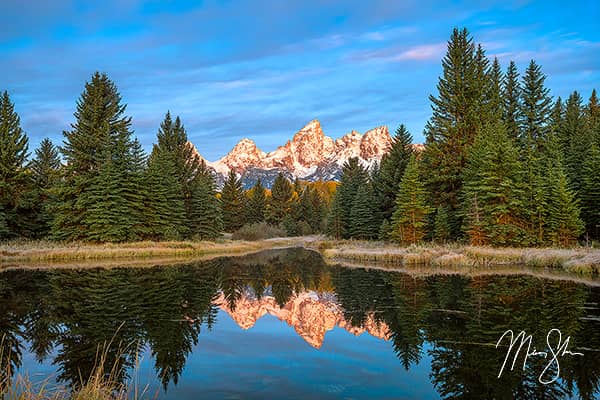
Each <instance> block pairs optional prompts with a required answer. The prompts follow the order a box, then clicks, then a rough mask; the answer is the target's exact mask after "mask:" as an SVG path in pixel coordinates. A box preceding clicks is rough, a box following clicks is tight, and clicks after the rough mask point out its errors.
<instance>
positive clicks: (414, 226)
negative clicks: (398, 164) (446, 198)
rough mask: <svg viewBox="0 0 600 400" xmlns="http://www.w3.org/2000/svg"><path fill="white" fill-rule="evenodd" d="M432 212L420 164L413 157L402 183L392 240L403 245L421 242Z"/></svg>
mask: <svg viewBox="0 0 600 400" xmlns="http://www.w3.org/2000/svg"><path fill="white" fill-rule="evenodd" d="M430 212H431V209H430V207H429V206H428V205H427V190H426V189H425V186H424V185H423V183H422V180H421V179H420V177H419V169H418V162H417V159H416V157H415V156H414V155H413V156H412V157H411V159H410V161H409V163H408V165H407V166H406V171H405V172H404V176H403V177H402V180H401V181H400V186H399V191H398V196H397V197H396V211H394V215H393V216H392V222H391V224H392V229H391V235H390V236H391V239H392V240H394V241H396V242H398V243H400V244H403V245H407V244H415V243H418V242H420V241H421V240H422V239H423V237H424V236H425V233H426V232H425V228H426V225H427V215H428V214H429V213H430Z"/></svg>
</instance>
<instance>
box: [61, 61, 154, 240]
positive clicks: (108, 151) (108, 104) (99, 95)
mask: <svg viewBox="0 0 600 400" xmlns="http://www.w3.org/2000/svg"><path fill="white" fill-rule="evenodd" d="M125 108H126V105H125V104H121V96H120V95H119V93H118V91H117V88H116V86H115V84H114V83H113V82H112V81H111V80H110V79H108V77H107V76H106V74H100V73H98V72H96V73H95V74H94V75H93V76H92V79H91V81H90V82H87V83H86V85H85V89H84V91H83V93H82V94H81V97H80V98H79V100H78V102H77V109H76V111H75V113H74V116H75V119H76V122H75V123H74V124H73V125H72V129H71V130H70V131H65V132H63V135H64V136H65V142H64V146H63V147H62V148H61V151H62V153H63V156H64V158H65V161H66V165H65V167H64V174H63V179H62V180H61V181H60V183H59V184H58V185H57V188H56V193H57V202H56V206H55V207H53V209H52V212H53V214H54V221H53V224H52V233H53V236H54V237H55V238H58V239H64V240H103V238H104V237H105V235H106V238H110V239H108V240H116V241H120V240H125V239H131V238H137V237H138V234H139V233H140V232H139V231H140V230H141V227H140V226H139V224H140V219H141V216H140V209H141V207H142V194H141V193H140V191H141V188H140V180H139V174H140V169H141V164H142V154H141V148H140V146H139V143H137V141H135V140H132V138H131V135H132V133H131V118H130V117H126V116H124V112H125ZM113 178H114V179H116V180H117V181H116V182H110V185H121V186H119V187H118V190H117V192H116V193H110V194H108V193H107V190H108V189H106V188H102V187H101V186H102V185H105V184H109V182H108V181H107V180H110V179H113ZM115 187H116V186H115ZM106 196H110V200H109V201H110V202H111V204H113V205H117V204H118V209H119V212H124V213H126V214H127V215H128V216H123V217H121V216H119V219H118V220H117V221H115V224H116V226H109V225H111V224H110V223H109V222H108V221H109V218H110V215H111V214H112V211H110V210H108V208H107V207H106V206H102V205H98V204H94V203H95V202H96V201H101V200H100V199H104V198H106ZM132 228H133V229H132ZM128 229H131V230H130V232H129V233H124V231H125V230H128Z"/></svg>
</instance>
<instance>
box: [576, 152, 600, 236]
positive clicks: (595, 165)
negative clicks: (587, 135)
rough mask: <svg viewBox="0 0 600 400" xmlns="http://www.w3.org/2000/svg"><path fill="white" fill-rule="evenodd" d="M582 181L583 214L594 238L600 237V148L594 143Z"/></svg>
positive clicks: (585, 162) (587, 227) (585, 164)
mask: <svg viewBox="0 0 600 400" xmlns="http://www.w3.org/2000/svg"><path fill="white" fill-rule="evenodd" d="M582 176H583V180H582V182H581V193H580V199H581V209H582V210H581V211H582V212H581V216H582V219H583V221H584V222H585V226H586V231H587V233H588V235H589V236H591V237H592V238H594V239H599V238H600V148H599V147H598V145H596V144H594V145H592V147H591V149H590V152H589V154H588V156H587V158H586V159H585V160H584V162H583V171H582Z"/></svg>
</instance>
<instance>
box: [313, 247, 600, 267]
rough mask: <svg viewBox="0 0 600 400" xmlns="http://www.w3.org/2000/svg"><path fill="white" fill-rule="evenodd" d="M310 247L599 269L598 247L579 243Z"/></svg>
mask: <svg viewBox="0 0 600 400" xmlns="http://www.w3.org/2000/svg"><path fill="white" fill-rule="evenodd" d="M310 247H312V248H314V249H316V250H318V251H320V252H321V254H323V256H324V257H326V258H329V259H333V260H342V261H344V260H346V261H355V262H379V263H390V264H395V265H400V266H417V265H430V266H433V267H453V266H463V267H482V266H498V265H522V266H527V267H543V268H559V269H563V270H566V271H569V272H576V273H580V274H598V273H599V272H600V250H598V249H590V248H583V247H578V248H574V249H550V248H524V249H518V248H494V247H474V246H460V245H446V246H439V245H431V244H428V245H416V246H409V247H398V246H394V245H391V244H389V243H383V242H363V241H331V240H330V241H317V242H313V243H312V244H310Z"/></svg>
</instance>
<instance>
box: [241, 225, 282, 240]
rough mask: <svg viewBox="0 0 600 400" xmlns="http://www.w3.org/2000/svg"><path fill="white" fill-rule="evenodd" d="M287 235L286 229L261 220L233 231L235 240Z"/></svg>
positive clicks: (262, 238)
mask: <svg viewBox="0 0 600 400" xmlns="http://www.w3.org/2000/svg"><path fill="white" fill-rule="evenodd" d="M286 235H287V233H286V231H285V230H283V229H281V228H279V227H277V226H273V225H269V224H267V223H266V222H259V223H254V224H246V225H244V226H242V227H241V228H240V229H238V230H237V231H235V232H233V235H232V238H233V239H234V240H250V241H254V240H264V239H271V238H275V237H284V236H286Z"/></svg>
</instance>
